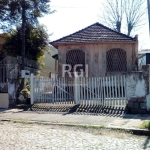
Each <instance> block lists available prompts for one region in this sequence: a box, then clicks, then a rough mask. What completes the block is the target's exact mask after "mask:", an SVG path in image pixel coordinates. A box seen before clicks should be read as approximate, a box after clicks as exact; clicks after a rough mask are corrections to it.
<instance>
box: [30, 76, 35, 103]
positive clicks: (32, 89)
mask: <svg viewBox="0 0 150 150" xmlns="http://www.w3.org/2000/svg"><path fill="white" fill-rule="evenodd" d="M33 80H34V75H33V74H31V76H30V98H31V105H33V104H34V81H33Z"/></svg>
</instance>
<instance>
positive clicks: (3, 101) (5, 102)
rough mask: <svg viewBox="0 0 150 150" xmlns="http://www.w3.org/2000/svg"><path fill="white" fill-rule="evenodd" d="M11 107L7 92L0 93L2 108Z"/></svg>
mask: <svg viewBox="0 0 150 150" xmlns="http://www.w3.org/2000/svg"><path fill="white" fill-rule="evenodd" d="M8 107H9V95H8V94H7V93H0V108H8Z"/></svg>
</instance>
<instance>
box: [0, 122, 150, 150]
mask: <svg viewBox="0 0 150 150" xmlns="http://www.w3.org/2000/svg"><path fill="white" fill-rule="evenodd" d="M0 131H1V132H0V147H1V148H0V149H1V150H30V149H32V150H42V149H46V150H84V149H85V150H142V149H146V150H149V149H150V138H147V137H144V136H142V137H141V136H139V137H138V136H132V135H131V136H125V137H124V136H123V137H117V136H111V133H110V134H108V135H107V134H106V135H101V134H93V133H91V132H85V131H80V130H78V129H76V130H73V129H72V130H71V129H70V130H67V129H61V127H60V128H55V127H53V128H50V127H49V126H44V125H36V124H32V125H30V124H17V123H15V124H14V123H8V122H3V123H1V124H0Z"/></svg>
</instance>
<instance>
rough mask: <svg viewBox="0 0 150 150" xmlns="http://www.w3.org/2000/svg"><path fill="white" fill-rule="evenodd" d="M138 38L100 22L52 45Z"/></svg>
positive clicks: (128, 40)
mask: <svg viewBox="0 0 150 150" xmlns="http://www.w3.org/2000/svg"><path fill="white" fill-rule="evenodd" d="M136 40H137V39H136V38H132V37H129V36H127V35H125V34H122V33H119V32H117V31H114V30H112V29H110V28H108V27H106V26H104V25H102V24H100V23H95V24H93V25H90V26H88V27H86V28H84V29H82V30H79V31H78V32H75V33H73V34H70V35H68V36H65V37H63V38H60V39H58V40H56V41H53V42H50V44H52V45H59V44H72V43H74V44H77V43H100V42H135V41H136Z"/></svg>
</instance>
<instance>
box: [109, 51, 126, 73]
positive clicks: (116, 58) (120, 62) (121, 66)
mask: <svg viewBox="0 0 150 150" xmlns="http://www.w3.org/2000/svg"><path fill="white" fill-rule="evenodd" d="M106 65H107V72H116V71H127V56H126V51H124V50H123V49H119V48H114V49H110V50H109V51H107V53H106Z"/></svg>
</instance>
